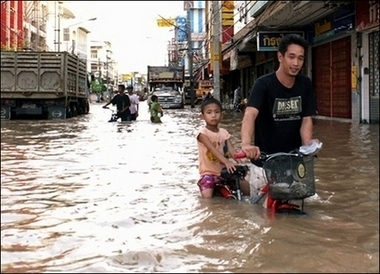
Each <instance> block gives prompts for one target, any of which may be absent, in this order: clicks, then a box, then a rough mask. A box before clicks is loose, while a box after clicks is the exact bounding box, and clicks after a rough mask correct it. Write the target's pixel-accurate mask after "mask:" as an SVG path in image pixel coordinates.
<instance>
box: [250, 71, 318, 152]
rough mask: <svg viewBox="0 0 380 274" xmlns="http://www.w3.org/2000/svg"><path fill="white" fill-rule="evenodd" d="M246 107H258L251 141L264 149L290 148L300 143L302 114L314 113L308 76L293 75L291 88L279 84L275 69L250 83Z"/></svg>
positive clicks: (314, 107) (311, 88)
mask: <svg viewBox="0 0 380 274" xmlns="http://www.w3.org/2000/svg"><path fill="white" fill-rule="evenodd" d="M247 106H248V107H255V108H257V109H258V110H259V114H258V117H257V119H256V123H255V134H254V135H255V136H254V138H255V140H254V141H255V145H256V146H258V147H259V148H260V150H261V151H262V152H265V153H268V154H270V153H276V152H290V151H292V150H294V149H297V148H299V147H300V146H301V145H302V141H301V135H300V128H301V123H302V118H303V117H305V116H312V115H316V114H317V105H316V102H315V98H314V94H313V87H312V83H311V80H310V79H309V78H308V77H306V76H304V75H297V76H296V80H295V84H294V85H293V87H292V88H287V87H285V86H283V85H282V84H281V83H280V81H279V80H278V79H277V76H276V74H275V73H270V74H267V75H264V76H262V77H260V78H259V79H257V81H256V83H255V84H254V86H253V88H252V90H251V93H250V96H249V99H248V102H247Z"/></svg>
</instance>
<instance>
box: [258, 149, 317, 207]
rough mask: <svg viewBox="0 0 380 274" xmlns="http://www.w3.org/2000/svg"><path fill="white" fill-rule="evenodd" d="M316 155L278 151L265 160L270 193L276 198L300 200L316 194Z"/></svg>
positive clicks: (264, 164) (264, 166)
mask: <svg viewBox="0 0 380 274" xmlns="http://www.w3.org/2000/svg"><path fill="white" fill-rule="evenodd" d="M314 158H315V156H304V155H289V154H287V153H277V154H274V155H273V156H271V157H270V158H269V159H267V160H266V161H264V162H263V168H264V170H265V174H266V177H267V179H268V183H269V193H270V195H271V196H272V197H273V199H276V200H283V201H287V200H298V199H304V198H307V197H310V196H313V195H314V194H315V178H314Z"/></svg>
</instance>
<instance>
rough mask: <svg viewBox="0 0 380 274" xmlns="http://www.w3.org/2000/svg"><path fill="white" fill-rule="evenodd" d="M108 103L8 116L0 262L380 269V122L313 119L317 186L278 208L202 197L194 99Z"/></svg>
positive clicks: (11, 268)
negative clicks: (157, 120)
mask: <svg viewBox="0 0 380 274" xmlns="http://www.w3.org/2000/svg"><path fill="white" fill-rule="evenodd" d="M110 114H111V112H110V111H109V110H105V109H102V108H101V106H100V105H92V109H91V113H90V114H89V115H87V116H82V117H76V118H73V119H69V120H65V121H58V120H57V121H47V120H46V121H38V120H11V121H2V122H1V271H2V272H3V273H12V272H18V273H21V272H24V273H26V272H49V273H52V272H66V273H67V272H72V273H73V272H83V273H90V272H92V273H94V272H102V273H115V272H119V273H121V272H125V273H127V272H173V273H174V272H175V273H180V272H193V273H194V272H235V273H236V272H239V273H242V272H246V273H248V272H250V273H251V272H267V273H270V272H283V273H286V272H299V273H307V272H352V273H354V272H355V273H357V272H373V273H378V272H379V125H364V124H356V123H351V122H342V121H331V120H324V119H318V120H316V123H315V124H316V125H315V137H317V138H319V139H320V140H321V141H322V142H323V148H322V150H321V151H320V152H319V154H318V158H316V160H315V179H316V194H315V195H314V196H312V197H310V198H307V199H306V200H305V207H304V210H305V212H306V214H305V215H287V214H276V215H274V214H272V213H269V212H268V211H266V209H264V208H263V207H262V205H261V204H258V205H257V204H255V205H252V204H250V203H249V202H246V201H241V202H239V201H236V200H225V199H222V198H215V199H211V200H205V199H201V198H199V193H198V188H197V186H196V181H197V179H198V170H197V147H196V142H195V138H194V132H195V130H196V129H197V128H198V127H199V126H201V125H202V124H203V123H202V121H200V120H199V119H198V117H197V115H198V109H197V108H195V109H191V108H186V109H184V110H168V111H166V112H165V115H164V117H163V118H162V120H163V123H162V124H159V125H153V124H151V123H150V122H149V119H148V118H149V117H148V113H147V111H146V105H145V103H142V110H141V117H139V119H138V121H136V122H134V123H128V122H123V123H122V122H118V123H108V122H107V121H108V119H109V118H110ZM240 121H241V114H236V113H226V116H225V118H224V120H223V123H222V124H221V126H223V127H225V128H227V129H228V130H229V131H230V132H231V133H232V134H233V135H234V137H233V142H234V143H235V144H239V138H240Z"/></svg>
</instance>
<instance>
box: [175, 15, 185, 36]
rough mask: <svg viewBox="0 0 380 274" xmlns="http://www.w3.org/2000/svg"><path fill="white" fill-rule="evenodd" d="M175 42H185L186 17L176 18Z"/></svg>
mask: <svg viewBox="0 0 380 274" xmlns="http://www.w3.org/2000/svg"><path fill="white" fill-rule="evenodd" d="M176 40H177V41H178V42H186V41H187V22H186V17H183V16H178V17H177V18H176Z"/></svg>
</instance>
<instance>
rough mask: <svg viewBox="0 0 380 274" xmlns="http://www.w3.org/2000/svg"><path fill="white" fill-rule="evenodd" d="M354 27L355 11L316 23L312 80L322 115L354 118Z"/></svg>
mask: <svg viewBox="0 0 380 274" xmlns="http://www.w3.org/2000/svg"><path fill="white" fill-rule="evenodd" d="M353 25H354V9H352V8H349V9H345V10H339V11H336V12H335V13H333V14H331V15H328V16H326V17H324V18H322V19H320V20H318V21H316V22H314V23H313V26H314V37H313V39H312V40H313V47H312V79H313V85H314V92H315V95H316V99H317V105H318V114H319V115H321V116H327V117H334V118H348V119H351V118H352V81H351V80H352V79H351V72H352V71H351V70H352V65H353V62H352V43H351V39H352V38H351V36H352V33H353V32H352V29H353Z"/></svg>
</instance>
